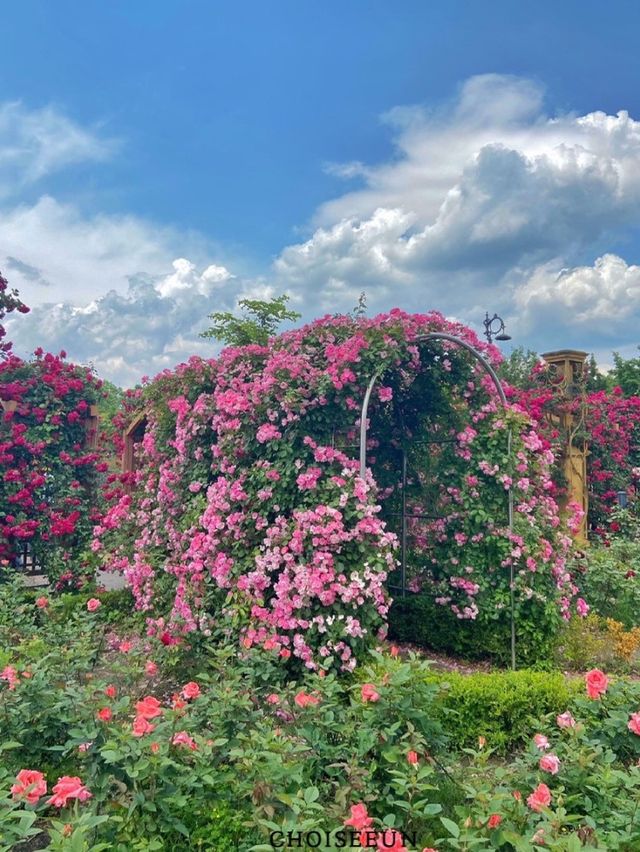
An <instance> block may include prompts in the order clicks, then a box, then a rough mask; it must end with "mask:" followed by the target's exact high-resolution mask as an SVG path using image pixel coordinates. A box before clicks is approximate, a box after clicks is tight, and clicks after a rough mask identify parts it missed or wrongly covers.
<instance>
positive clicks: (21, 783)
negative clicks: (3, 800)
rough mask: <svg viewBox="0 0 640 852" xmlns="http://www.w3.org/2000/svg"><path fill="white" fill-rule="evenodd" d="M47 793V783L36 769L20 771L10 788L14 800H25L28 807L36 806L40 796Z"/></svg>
mask: <svg viewBox="0 0 640 852" xmlns="http://www.w3.org/2000/svg"><path fill="white" fill-rule="evenodd" d="M46 792H47V782H46V781H45V779H44V775H43V774H42V772H38V771H37V770H36V769H21V770H20V772H18V774H17V775H16V783H15V784H13V786H12V787H11V795H12V796H13V798H14V799H26V801H27V802H28V803H29V804H30V805H35V804H37V802H38V800H39V798H40V796H44V794H45V793H46Z"/></svg>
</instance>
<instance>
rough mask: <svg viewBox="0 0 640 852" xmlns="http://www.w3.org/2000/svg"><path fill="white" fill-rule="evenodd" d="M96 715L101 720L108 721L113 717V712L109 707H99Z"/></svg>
mask: <svg viewBox="0 0 640 852" xmlns="http://www.w3.org/2000/svg"><path fill="white" fill-rule="evenodd" d="M97 716H98V719H100V721H101V722H110V721H111V719H112V718H113V713H112V712H111V710H110V708H109V707H101V708H100V710H98V713H97Z"/></svg>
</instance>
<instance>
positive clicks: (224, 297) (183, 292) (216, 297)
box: [9, 258, 241, 385]
mask: <svg viewBox="0 0 640 852" xmlns="http://www.w3.org/2000/svg"><path fill="white" fill-rule="evenodd" d="M172 267H173V271H172V272H171V273H169V274H167V275H164V276H158V277H155V278H154V277H152V276H149V275H143V274H140V275H136V276H133V277H132V278H131V279H130V280H129V282H128V287H127V290H126V292H123V293H122V292H117V291H116V290H110V291H108V292H107V293H105V294H104V295H102V296H100V297H98V298H97V299H95V300H93V301H91V302H89V304H87V305H85V306H82V307H79V306H76V305H73V304H71V303H69V302H59V303H57V304H48V303H45V304H42V305H39V306H37V307H35V308H34V309H33V310H32V312H31V314H30V315H29V319H30V322H28V323H24V324H21V325H22V326H23V327H22V329H21V334H20V338H19V339H20V345H21V347H22V348H24V349H26V350H33V349H34V348H36V346H43V347H44V348H46V349H48V350H50V351H54V352H56V351H59V350H60V349H65V350H66V351H68V352H69V354H70V355H72V356H73V358H74V359H76V360H78V361H80V362H81V363H85V364H93V365H94V366H95V367H96V369H98V372H99V373H100V374H101V375H104V376H107V377H109V378H113V379H115V380H117V381H118V382H120V383H121V384H123V385H134V384H136V383H137V382H138V381H139V380H140V378H141V376H142V375H143V374H145V373H146V374H149V375H155V373H158V372H160V371H161V370H164V369H167V368H170V367H173V366H175V365H176V364H178V363H180V362H181V361H185V360H187V359H188V358H189V356H191V355H193V354H196V353H198V354H203V355H205V354H211V353H212V351H213V347H212V344H211V342H210V341H205V340H203V339H201V338H200V337H199V332H200V331H203V330H204V329H205V328H206V327H207V324H208V323H207V314H208V313H209V312H210V311H211V305H212V304H215V305H216V307H217V309H222V310H231V309H233V308H234V307H235V304H236V301H237V298H238V295H239V286H241V285H240V284H239V282H237V281H236V280H235V279H234V277H233V276H232V275H231V273H230V272H229V271H228V270H226V269H225V268H224V267H222V266H209V267H207V268H206V269H204V271H202V272H198V270H197V269H196V267H195V266H194V264H193V263H190V262H189V261H188V260H185V259H184V258H179V259H178V260H175V261H173V264H172ZM17 322H19V320H16V321H15V323H17ZM11 329H12V326H11V325H10V326H9V330H10V331H11Z"/></svg>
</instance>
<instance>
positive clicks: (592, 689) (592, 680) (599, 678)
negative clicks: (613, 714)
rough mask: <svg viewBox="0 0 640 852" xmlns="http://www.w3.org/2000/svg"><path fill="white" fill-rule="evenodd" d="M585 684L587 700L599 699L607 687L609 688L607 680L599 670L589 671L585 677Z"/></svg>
mask: <svg viewBox="0 0 640 852" xmlns="http://www.w3.org/2000/svg"><path fill="white" fill-rule="evenodd" d="M585 682H586V684H587V695H588V696H589V698H600V696H601V695H604V693H605V692H606V691H607V687H608V686H609V679H608V678H607V676H606V674H605V673H604V672H601V671H600V669H591V671H590V672H587V674H586V675H585Z"/></svg>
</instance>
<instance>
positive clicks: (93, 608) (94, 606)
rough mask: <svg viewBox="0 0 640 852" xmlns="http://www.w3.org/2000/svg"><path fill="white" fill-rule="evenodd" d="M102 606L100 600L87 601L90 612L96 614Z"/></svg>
mask: <svg viewBox="0 0 640 852" xmlns="http://www.w3.org/2000/svg"><path fill="white" fill-rule="evenodd" d="M101 606H102V604H101V603H100V601H99V600H98V598H89V600H88V601H87V609H88V610H89V612H95V611H96V610H97V609H100V607H101Z"/></svg>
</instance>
